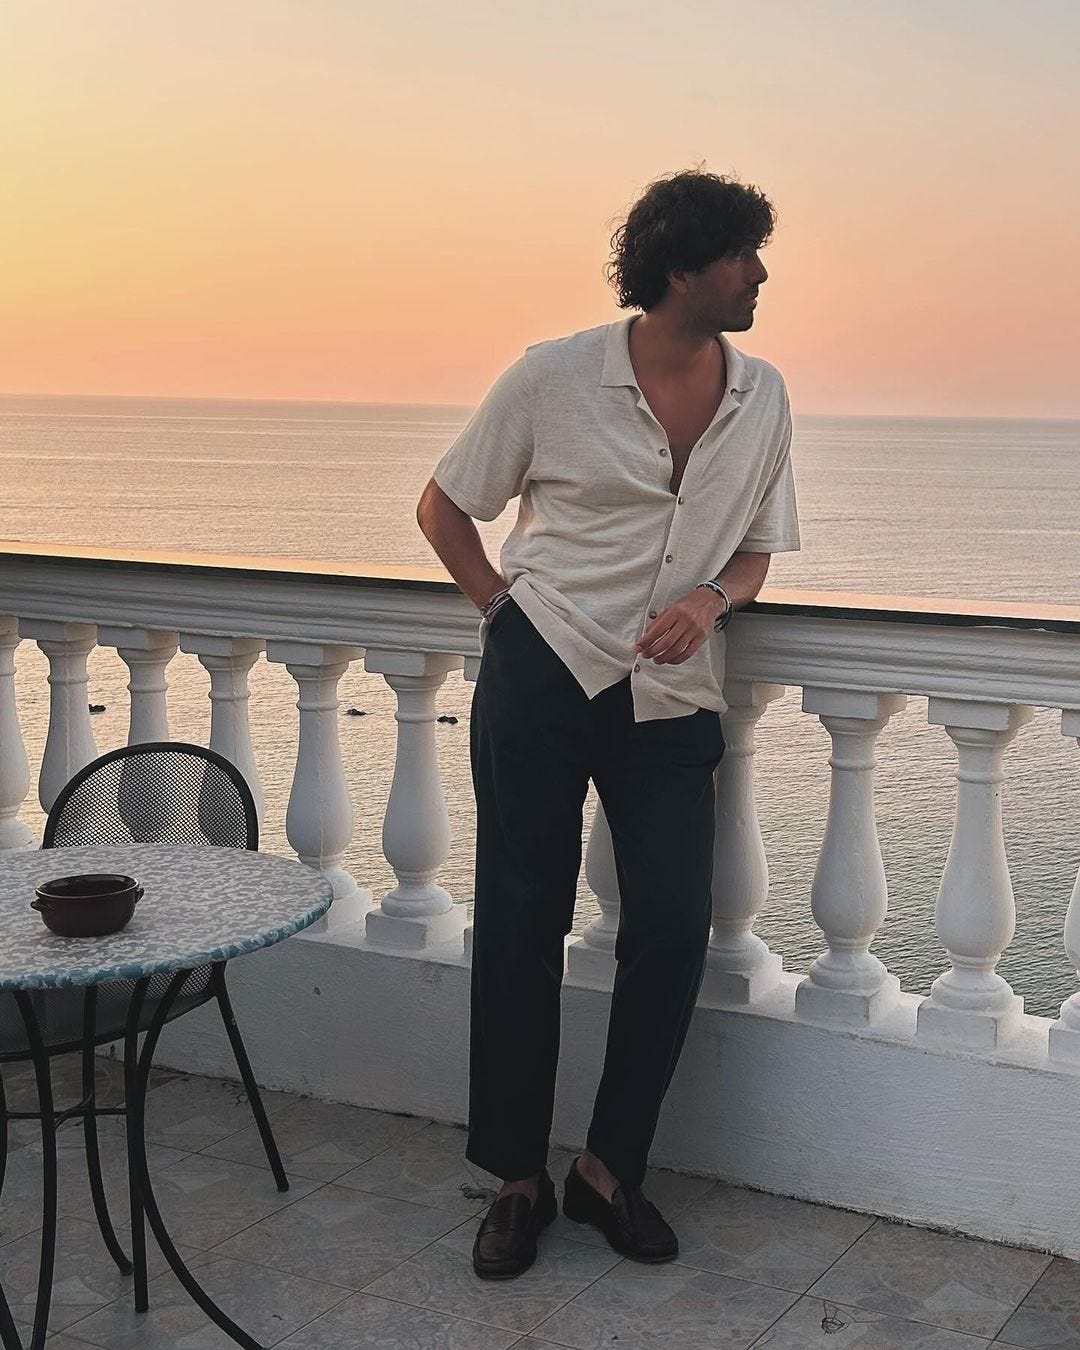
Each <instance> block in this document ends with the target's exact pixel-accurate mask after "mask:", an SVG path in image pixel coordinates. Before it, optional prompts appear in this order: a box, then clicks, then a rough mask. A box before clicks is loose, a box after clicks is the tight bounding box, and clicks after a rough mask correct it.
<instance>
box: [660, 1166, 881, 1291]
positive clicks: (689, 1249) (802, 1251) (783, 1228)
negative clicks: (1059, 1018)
mask: <svg viewBox="0 0 1080 1350" xmlns="http://www.w3.org/2000/svg"><path fill="white" fill-rule="evenodd" d="M873 1223H874V1219H873V1217H872V1216H870V1215H866V1214H850V1213H847V1212H846V1211H844V1210H839V1209H829V1208H828V1207H826V1206H825V1205H811V1204H806V1203H805V1202H803V1201H801V1200H790V1199H786V1198H785V1197H783V1196H779V1195H765V1194H762V1193H761V1192H759V1191H749V1190H745V1189H743V1188H741V1187H738V1186H726V1185H718V1186H717V1187H716V1188H715V1189H714V1190H712V1191H710V1192H709V1194H708V1195H707V1196H705V1197H704V1199H701V1200H697V1201H695V1202H694V1203H693V1204H691V1205H690V1206H689V1207H688V1208H687V1209H685V1210H684V1211H683V1213H682V1214H681V1215H680V1216H679V1223H678V1233H679V1264H680V1265H684V1266H696V1267H697V1268H698V1269H700V1270H711V1271H714V1272H715V1273H716V1274H718V1275H735V1276H737V1277H738V1278H739V1279H742V1280H753V1281H754V1282H755V1283H757V1284H771V1285H775V1286H776V1287H777V1288H778V1289H790V1290H793V1291H794V1292H795V1293H797V1294H802V1293H805V1292H806V1290H807V1289H809V1288H810V1286H811V1285H812V1284H813V1283H814V1281H815V1280H816V1279H818V1277H819V1276H821V1275H823V1274H824V1273H825V1271H826V1270H828V1268H829V1267H830V1266H831V1265H832V1264H833V1262H834V1261H836V1260H837V1259H838V1258H839V1257H840V1256H842V1255H843V1254H844V1252H845V1251H847V1249H848V1248H849V1247H850V1246H851V1244H852V1243H853V1242H855V1241H856V1240H857V1239H858V1238H859V1237H861V1236H862V1234H863V1233H865V1232H866V1231H867V1229H868V1228H870V1226H871V1225H872V1224H873Z"/></svg>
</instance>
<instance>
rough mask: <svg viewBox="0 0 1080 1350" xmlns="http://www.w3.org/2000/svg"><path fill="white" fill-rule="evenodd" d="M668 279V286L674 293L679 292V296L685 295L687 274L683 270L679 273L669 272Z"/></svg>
mask: <svg viewBox="0 0 1080 1350" xmlns="http://www.w3.org/2000/svg"><path fill="white" fill-rule="evenodd" d="M667 279H668V285H669V286H670V287H671V289H672V290H673V291H676V292H678V294H679V295H685V293H686V273H685V272H684V271H683V270H682V269H681V268H680V269H679V270H678V271H677V272H669V273H668V274H667Z"/></svg>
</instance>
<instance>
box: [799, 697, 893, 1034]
mask: <svg viewBox="0 0 1080 1350" xmlns="http://www.w3.org/2000/svg"><path fill="white" fill-rule="evenodd" d="M906 702H907V699H906V698H905V696H904V695H903V694H872V693H867V692H865V691H864V690H859V689H825V688H814V687H812V686H811V687H807V688H806V689H804V690H803V702H802V706H803V712H806V713H815V714H817V716H818V717H820V718H821V722H822V725H823V726H824V727H825V729H826V731H828V733H829V735H830V736H831V737H832V746H833V749H832V755H831V756H830V758H829V764H830V766H831V768H832V785H831V790H830V793H829V812H828V818H827V820H826V824H825V837H824V839H823V840H822V845H821V853H820V855H819V858H818V865H817V869H816V871H815V873H814V881H813V885H812V887H811V891H810V908H811V911H812V912H813V915H814V919H815V920H816V922H817V925H818V927H819V928H820V929H821V931H822V933H823V934H824V936H825V941H826V942H827V943H828V944H829V949H828V951H826V952H824V953H823V954H822V955H821V956H819V957H818V958H817V960H816V961H814V963H813V964H812V965H811V967H810V970H809V973H808V974H807V976H806V978H805V979H804V980H802V981H801V982H800V984H799V986H798V988H797V989H796V991H795V1011H796V1013H798V1014H799V1015H800V1016H802V1017H809V1018H813V1019H814V1020H815V1021H823V1022H838V1023H847V1024H853V1025H865V1024H866V1023H869V1022H874V1021H876V1020H877V1019H878V1018H880V1017H883V1016H884V1015H885V1014H886V1013H888V1012H890V1011H891V1010H892V1009H893V1008H894V1007H895V1006H896V1004H897V1001H898V1000H899V997H900V981H899V980H898V979H897V978H896V976H895V975H890V974H889V972H888V970H887V969H886V968H885V966H884V964H883V963H882V962H881V961H880V960H879V959H878V958H877V957H876V956H874V955H873V954H872V953H871V951H870V944H871V943H872V942H873V940H874V937H875V936H876V934H877V932H878V929H879V928H880V927H881V925H882V924H883V923H884V922H885V915H886V913H887V912H888V908H889V892H888V886H887V884H886V880H885V864H884V862H883V860H882V857H881V846H880V844H879V843H878V834H877V823H876V821H875V818H874V767H875V765H876V763H877V761H876V759H875V758H874V743H875V741H876V740H877V738H878V735H879V734H880V733H881V731H882V729H883V727H884V726H885V725H886V723H887V722H888V720H889V718H890V717H892V716H893V714H894V713H897V712H899V711H900V710H901V709H902V708H903V707H904V705H905V704H906Z"/></svg>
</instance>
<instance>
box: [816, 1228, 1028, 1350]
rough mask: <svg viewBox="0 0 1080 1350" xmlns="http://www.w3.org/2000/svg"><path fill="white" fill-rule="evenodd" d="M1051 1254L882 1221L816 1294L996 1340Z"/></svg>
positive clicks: (825, 1277)
mask: <svg viewBox="0 0 1080 1350" xmlns="http://www.w3.org/2000/svg"><path fill="white" fill-rule="evenodd" d="M1049 1264H1050V1257H1049V1256H1040V1255H1039V1254H1038V1253H1036V1252H1027V1251H1018V1250H1015V1249H1013V1248H1009V1247H999V1246H996V1245H995V1244H994V1243H991V1242H980V1241H978V1240H977V1239H975V1238H965V1237H954V1236H951V1235H949V1234H946V1233H932V1232H929V1231H928V1230H926V1229H923V1228H909V1227H907V1226H906V1225H904V1224H897V1223H886V1222H884V1221H882V1220H878V1221H877V1222H876V1223H875V1224H874V1226H873V1227H872V1228H871V1229H870V1231H869V1232H868V1233H866V1234H865V1235H864V1236H863V1237H861V1238H860V1239H859V1240H858V1242H856V1243H855V1245H854V1246H853V1247H852V1248H851V1249H850V1251H848V1252H847V1253H845V1255H844V1256H842V1257H841V1258H840V1260H839V1261H838V1262H837V1263H836V1265H835V1266H833V1268H832V1269H831V1270H830V1271H828V1272H827V1273H826V1274H825V1275H823V1276H822V1278H821V1279H820V1280H818V1281H817V1283H816V1284H815V1285H814V1286H813V1287H812V1289H811V1290H810V1292H811V1293H812V1294H815V1295H818V1296H819V1297H821V1298H826V1299H834V1300H835V1301H836V1302H838V1303H844V1304H849V1305H851V1304H854V1305H856V1306H858V1307H861V1308H869V1309H871V1310H872V1311H874V1312H883V1313H890V1314H891V1315H893V1316H895V1317H904V1318H908V1319H910V1320H912V1321H917V1322H930V1323H932V1324H933V1325H934V1326H939V1327H947V1328H949V1329H950V1330H952V1331H966V1332H968V1333H970V1334H971V1335H973V1336H984V1337H993V1336H995V1335H996V1334H997V1333H998V1332H999V1331H1000V1330H1001V1328H1002V1327H1003V1326H1004V1324H1005V1322H1006V1320H1007V1319H1008V1317H1009V1316H1010V1314H1011V1313H1012V1312H1013V1310H1014V1309H1015V1308H1016V1307H1017V1305H1018V1304H1019V1303H1020V1301H1021V1299H1023V1297H1024V1296H1025V1295H1026V1294H1027V1292H1028V1291H1029V1290H1030V1288H1031V1287H1032V1285H1033V1284H1034V1283H1035V1281H1036V1280H1037V1279H1038V1278H1039V1276H1040V1275H1041V1274H1042V1272H1043V1271H1044V1270H1045V1269H1046V1267H1047V1266H1048V1265H1049Z"/></svg>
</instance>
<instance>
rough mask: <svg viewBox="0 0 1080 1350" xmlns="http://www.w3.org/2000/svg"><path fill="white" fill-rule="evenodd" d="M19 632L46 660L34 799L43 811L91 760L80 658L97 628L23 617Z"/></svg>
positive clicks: (93, 746)
mask: <svg viewBox="0 0 1080 1350" xmlns="http://www.w3.org/2000/svg"><path fill="white" fill-rule="evenodd" d="M19 632H20V633H21V634H22V636H23V637H27V638H32V639H33V640H34V641H35V642H36V643H37V644H38V646H39V647H40V648H41V650H42V651H43V652H44V653H45V655H46V657H47V658H48V661H49V731H48V735H47V736H46V738H45V754H44V757H43V758H42V761H41V773H40V775H39V777H38V801H39V802H40V803H41V809H42V810H43V811H46V812H48V811H49V809H50V808H51V807H52V804H53V802H54V801H55V800H56V798H57V796H58V794H59V792H60V789H61V788H62V787H64V786H65V785H66V784H67V783H68V782H69V781H70V780H71V779H72V778H73V777H74V776H75V774H77V773H78V771H79V770H80V769H81V768H82V767H83V766H84V765H86V764H89V763H90V761H91V760H92V759H96V757H97V745H96V744H95V743H94V732H93V728H92V727H91V725H90V704H89V700H88V698H87V686H88V685H89V683H90V676H89V673H88V671H87V669H86V658H87V657H88V656H89V655H90V653H91V652H92V651H93V650H94V646H95V645H96V642H97V629H96V628H95V627H94V625H93V624H92V623H64V622H63V621H61V620H57V619H33V620H25V619H24V620H20V622H19Z"/></svg>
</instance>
